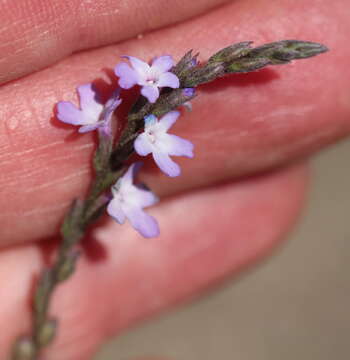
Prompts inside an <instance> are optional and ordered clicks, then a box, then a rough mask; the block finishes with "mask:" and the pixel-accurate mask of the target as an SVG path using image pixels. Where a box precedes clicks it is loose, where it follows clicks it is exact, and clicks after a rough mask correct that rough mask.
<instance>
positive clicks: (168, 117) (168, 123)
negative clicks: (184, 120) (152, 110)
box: [156, 111, 180, 132]
mask: <svg viewBox="0 0 350 360" xmlns="http://www.w3.org/2000/svg"><path fill="white" fill-rule="evenodd" d="M179 115H180V113H179V112H178V111H170V112H168V113H166V114H165V115H163V117H161V118H160V119H159V121H158V124H157V125H156V127H157V130H160V131H162V132H167V131H168V130H169V129H170V128H171V127H172V126H173V125H174V123H175V122H176V120H177V118H178V117H179Z"/></svg>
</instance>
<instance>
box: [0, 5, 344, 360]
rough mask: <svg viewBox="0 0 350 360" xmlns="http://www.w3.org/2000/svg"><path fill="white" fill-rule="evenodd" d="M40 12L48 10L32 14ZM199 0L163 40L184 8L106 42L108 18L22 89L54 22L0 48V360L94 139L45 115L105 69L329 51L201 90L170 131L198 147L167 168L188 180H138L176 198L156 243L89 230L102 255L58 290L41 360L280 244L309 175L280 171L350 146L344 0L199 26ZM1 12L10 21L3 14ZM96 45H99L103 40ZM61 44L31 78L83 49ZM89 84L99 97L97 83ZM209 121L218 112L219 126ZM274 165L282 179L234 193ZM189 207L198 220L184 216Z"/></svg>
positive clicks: (67, 352) (122, 231)
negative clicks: (237, 53)
mask: <svg viewBox="0 0 350 360" xmlns="http://www.w3.org/2000/svg"><path fill="white" fill-rule="evenodd" d="M18 3H20V2H18ZM44 3H48V4H49V3H50V4H54V2H49V1H46V2H43V1H41V2H33V4H44ZM105 3H108V4H109V3H111V2H108V1H106V2H105ZM126 3H128V2H126ZM176 3H177V2H176ZM179 3H181V2H179ZM200 3H201V4H202V5H201V6H202V7H201V8H200V10H198V11H197V10H196V11H197V12H198V13H203V14H202V15H200V16H197V17H195V18H193V19H191V20H187V21H184V22H179V23H177V24H176V25H173V26H167V27H165V25H166V23H170V24H171V23H174V21H180V20H181V19H183V18H184V16H183V15H184V14H183V11H182V12H181V11H179V12H178V13H177V12H176V11H175V10H174V12H170V13H171V15H169V16H170V17H171V18H169V19H167V18H166V17H165V19H167V20H165V19H164V15H162V19H161V20H158V21H159V22H157V21H155V24H156V25H154V26H150V24H148V23H147V21H146V20H147V16H146V17H145V18H146V20H145V23H143V24H142V26H143V28H142V27H141V28H138V27H137V26H141V25H137V26H136V25H135V24H136V23H137V22H138V21H136V20H137V19H135V21H134V22H135V24H134V23H133V21H132V20H130V16H129V17H128V21H129V23H128V28H130V30H125V34H122V35H120V34H119V33H118V36H117V37H116V38H114V39H113V38H112V35H113V34H114V32H115V31H116V29H111V27H110V25H108V24H110V23H113V24H114V19H115V21H116V22H117V17H114V16H116V15H115V14H112V10H111V8H113V6H111V8H108V9H107V10H106V12H107V14H108V15H106V17H107V18H108V19H110V20H108V22H107V24H106V25H105V26H104V27H103V26H101V28H100V27H99V26H97V27H96V35H94V36H95V38H94V39H93V40H91V43H89V42H85V45H84V46H83V47H84V48H87V47H89V46H93V47H97V46H98V45H104V44H106V43H111V42H117V43H116V44H115V45H112V46H109V47H107V48H99V49H92V50H89V51H85V52H81V53H77V54H75V55H73V56H69V57H67V58H66V59H65V60H63V61H61V62H60V63H58V64H56V65H52V66H50V67H48V68H47V69H45V70H42V71H39V72H36V73H34V74H32V75H28V76H26V77H23V78H21V79H18V80H15V78H16V77H18V76H20V75H22V74H26V73H30V72H32V71H33V70H35V69H37V68H36V67H33V61H32V60H31V58H30V56H29V61H28V64H27V63H26V64H23V59H24V58H25V57H23V54H28V53H31V52H33V51H32V50H33V48H31V50H30V51H29V52H27V53H26V51H27V50H28V48H30V47H31V46H34V45H33V44H32V43H31V42H30V39H31V38H33V39H34V38H35V39H37V40H36V44H37V45H38V44H39V45H40V44H41V43H42V39H41V38H40V34H42V33H45V31H46V30H47V29H49V25H50V24H46V23H45V21H46V20H45V16H43V17H42V19H41V26H40V27H38V28H37V30H38V33H40V34H39V35H38V34H35V27H34V28H33V29H32V32H33V34H31V35H30V39H28V38H25V37H24V38H21V39H19V40H18V42H17V43H16V46H17V48H16V49H17V50H16V51H17V53H16V51H15V50H14V48H12V49H11V48H9V49H8V52H7V53H6V49H2V50H4V51H5V52H3V51H2V52H1V54H2V55H1V56H2V60H1V61H0V69H1V74H9V75H6V76H7V78H5V77H4V78H2V81H3V82H4V81H8V80H9V79H12V81H11V82H10V83H7V84H4V85H2V86H1V87H0V98H1V105H0V119H1V122H0V148H1V154H0V166H1V170H2V171H1V177H0V185H1V186H0V189H1V190H0V206H1V208H2V212H1V214H0V226H1V229H2V230H1V239H0V242H1V245H2V247H3V250H2V251H1V253H0V284H1V286H0V294H5V295H3V296H2V297H1V298H2V306H1V308H0V321H1V323H2V324H13V326H12V327H10V326H9V327H8V329H7V331H6V334H4V335H3V336H1V339H0V359H7V354H8V351H9V348H10V344H11V341H12V340H13V338H14V336H15V335H16V334H18V333H19V332H21V331H25V330H26V329H27V328H28V324H29V308H28V297H29V292H30V291H29V290H30V288H31V286H32V281H33V276H34V275H35V273H36V272H37V271H38V270H39V269H41V268H42V266H43V264H44V260H43V257H42V250H40V249H39V247H38V246H37V245H36V244H35V243H34V242H35V241H37V240H42V239H45V238H47V237H52V236H55V234H57V228H58V225H59V223H60V222H61V220H62V216H63V214H64V212H65V211H66V209H67V206H68V204H69V203H70V201H71V200H72V198H73V197H75V196H77V195H83V194H84V192H85V190H86V189H87V186H88V180H89V174H90V166H89V161H90V158H91V154H92V151H93V146H94V143H93V135H91V134H90V135H85V136H78V135H72V133H73V132H74V131H75V129H72V128H71V127H69V126H65V125H60V124H58V122H57V120H55V119H54V118H53V104H55V103H56V102H57V101H59V100H74V101H76V96H75V94H74V89H75V87H76V86H77V85H79V84H83V83H86V82H89V81H92V80H95V79H96V78H100V79H101V78H104V81H106V80H107V79H108V76H106V74H105V73H104V71H103V69H111V68H113V66H114V65H115V64H116V62H117V61H118V57H119V55H122V54H132V55H134V56H139V57H141V58H143V59H149V57H150V54H151V56H152V55H160V54H164V53H171V54H173V55H174V57H175V58H176V59H178V58H179V57H180V56H181V55H182V54H183V53H184V52H185V51H187V50H188V49H189V48H194V49H195V51H201V57H200V58H201V60H205V59H206V58H207V57H208V56H209V55H211V54H212V53H213V52H215V51H216V50H218V49H220V48H222V47H224V46H227V45H228V44H230V43H232V42H238V41H243V40H254V41H255V42H256V43H257V44H261V43H264V42H269V41H276V40H280V39H283V38H292V39H293V38H297V39H305V40H313V41H319V42H322V43H325V44H326V45H327V46H329V47H330V48H331V50H332V52H330V53H328V54H325V55H322V56H319V57H317V58H314V59H308V60H302V61H298V62H295V63H293V64H291V65H285V66H283V67H274V68H272V69H270V70H263V71H261V72H258V73H254V74H248V75H244V76H236V77H234V76H232V77H230V78H228V79H224V80H221V81H217V82H216V83H215V84H213V85H211V86H203V87H202V88H201V90H200V95H199V96H198V98H197V99H195V100H194V101H193V106H194V111H193V112H192V113H190V114H189V113H184V116H183V117H181V119H180V120H179V122H178V123H177V124H176V125H175V126H174V128H173V129H172V132H173V133H176V134H177V135H179V136H182V137H184V138H187V139H189V140H191V141H193V142H194V144H195V158H194V159H193V160H189V159H179V160H176V161H178V162H179V163H180V164H181V166H182V168H183V175H182V176H181V177H179V178H177V179H168V178H166V177H165V176H162V175H161V174H160V173H159V172H158V171H156V170H155V169H154V167H152V166H148V167H146V169H145V171H144V173H143V176H142V180H144V181H145V182H147V184H148V185H149V186H150V187H151V188H152V189H153V190H154V191H155V192H156V193H157V194H160V195H162V196H163V197H165V196H170V195H171V197H169V198H168V199H164V201H162V202H161V203H160V204H159V206H157V207H155V208H154V209H152V210H151V211H150V212H151V213H152V214H154V215H155V216H156V217H157V218H158V219H159V222H160V226H161V231H162V236H161V237H160V238H159V239H154V240H147V241H145V240H144V239H142V238H140V237H139V236H137V234H135V232H134V231H133V230H132V229H130V227H129V226H128V225H124V226H122V227H121V226H118V225H117V224H114V223H112V222H110V221H109V222H107V223H105V224H103V226H102V225H101V226H100V227H98V228H96V230H95V231H94V232H93V233H92V235H91V237H92V238H94V239H97V240H98V241H99V242H100V246H101V248H102V249H104V250H103V251H102V252H103V254H104V255H103V256H102V255H101V256H100V257H99V258H98V259H96V256H91V255H90V256H89V251H88V250H87V253H86V255H84V256H83V257H82V260H81V263H80V265H79V271H78V272H77V274H76V275H75V276H74V277H73V278H72V279H71V280H70V281H68V282H67V283H66V284H64V285H62V287H61V288H60V289H59V291H58V292H57V293H56V295H55V297H54V305H53V308H52V313H53V314H55V315H57V316H58V317H59V318H62V331H61V332H60V333H59V337H58V339H57V342H55V344H54V345H53V347H52V348H50V349H49V350H48V352H47V354H46V355H45V359H50V360H51V359H65V360H69V359H72V360H73V359H74V360H76V359H88V358H89V356H90V355H91V354H92V353H93V352H94V351H95V350H96V348H97V347H98V346H99V344H100V343H101V342H103V340H104V339H105V338H106V336H109V335H111V334H115V333H116V332H118V331H121V330H122V329H123V328H125V327H126V326H130V325H131V324H132V323H134V322H135V321H137V320H140V319H143V318H145V317H146V316H149V315H150V314H153V313H155V312H157V311H159V310H160V309H165V308H166V307H168V306H169V305H171V304H174V303H177V302H179V301H184V299H186V298H188V297H190V296H193V295H195V294H197V293H198V292H199V290H200V289H203V288H207V287H208V285H209V284H212V283H215V282H217V281H218V280H219V279H223V278H224V277H225V276H227V275H228V274H233V273H237V271H238V270H240V269H241V268H242V267H244V266H246V265H247V264H251V263H252V262H253V261H254V260H257V259H258V258H260V257H261V256H262V255H264V254H266V253H267V252H268V250H269V249H271V248H272V247H273V246H274V245H275V244H276V243H278V241H279V240H280V239H281V238H282V237H283V235H285V234H286V233H287V232H288V230H289V229H290V227H291V225H292V224H293V223H294V221H295V218H296V217H297V214H298V213H299V210H300V207H301V205H302V202H303V196H304V191H305V171H304V170H303V167H302V166H291V167H288V166H286V164H287V163H291V162H293V161H295V160H296V159H300V158H304V157H308V156H309V155H310V154H312V153H314V152H315V151H316V150H318V149H320V148H322V147H324V146H325V145H328V144H330V143H333V142H335V141H337V140H339V139H341V138H343V137H345V136H346V135H347V134H348V132H349V128H350V121H349V118H350V117H349V113H350V99H349V97H348V94H349V87H350V85H349V84H350V81H349V80H350V74H349V70H348V64H347V59H348V58H349V55H350V50H349V49H348V47H347V46H345V45H346V44H347V37H348V33H349V30H350V29H349V28H350V24H349V22H348V19H347V16H346V12H345V11H344V8H345V7H346V4H347V3H346V1H345V0H343V1H338V2H336V3H334V4H332V6H329V4H328V2H327V1H325V0H310V1H308V2H307V4H306V3H305V2H303V3H301V2H300V3H298V4H297V5H295V2H294V1H288V0H280V1H265V0H255V1H249V0H240V1H234V2H230V4H228V5H225V6H224V7H221V8H217V9H214V10H211V11H207V12H205V13H204V6H205V4H207V6H212V5H213V4H214V2H210V3H209V2H204V1H201V2H200ZM3 6H4V8H5V9H7V10H8V12H11V11H12V12H14V10H11V9H10V6H12V5H8V4H7V2H6V3H4V5H3ZM18 6H20V5H18ZM33 6H34V5H33ZM38 6H39V5H38ZM106 6H107V7H108V5H106ZM132 6H133V5H132V2H130V9H133V7H132ZM145 9H147V8H146V7H145ZM91 11H92V12H94V11H96V12H98V11H100V8H98V9H91ZM130 11H131V13H132V10H130ZM162 11H163V10H159V13H160V14H161V13H162ZM196 11H195V9H194V10H193V13H192V15H194V14H195V13H196ZM12 12H11V13H12ZM32 12H33V11H31V12H29V11H28V12H26V11H24V10H22V12H21V11H18V12H17V16H18V17H19V21H20V22H21V23H23V24H24V25H23V26H27V27H28V28H30V27H31V25H33V23H37V21H38V20H37V19H36V18H35V16H37V15H32V14H31V13H32ZM72 12H73V13H74V9H73V10H72ZM36 14H37V12H36ZM99 14H100V13H99ZM192 15H191V16H192ZM1 16H4V15H3V14H2V15H1ZM12 16H15V15H12ZM32 16H34V17H32ZM109 16H110V18H109ZM176 16H178V17H176ZM123 17H124V16H123ZM186 17H188V16H186ZM175 18H176V20H174V19H175ZM93 19H94V16H93V15H91V18H90V17H88V18H87V19H86V24H85V25H86V28H85V30H84V31H86V32H85V33H84V32H83V33H84V34H86V35H85V37H86V38H89V36H90V35H89V34H90V31H91V32H92V30H91V29H93V25H94V23H93V21H94V20H93ZM97 19H99V17H97ZM49 20H50V19H49V18H48V20H47V21H48V23H49ZM96 21H97V20H96ZM141 23H142V21H141ZM30 24H31V25H30ZM8 26H10V25H8ZM67 26H68V25H67ZM157 26H164V28H162V29H159V30H156V31H153V32H152V33H149V34H146V35H145V36H144V38H143V39H142V40H136V39H129V40H127V38H128V37H130V36H131V35H132V34H134V35H136V34H137V33H138V32H139V31H144V30H147V29H154V28H155V27H157ZM125 27H126V26H125ZM88 29H90V30H88ZM135 29H136V30H135ZM138 29H140V30H138ZM48 31H49V30H48ZM10 33H11V31H6V35H4V33H0V37H3V36H6V38H4V39H5V40H6V41H2V43H7V44H9V43H11V42H13V41H14V40H15V38H13V39H11V38H7V37H8V36H10V35H9V34H10ZM24 33H25V32H24ZM102 33H108V34H109V35H108V36H109V38H108V39H107V40H106V39H102V38H103V36H102V35H101V34H102ZM36 36H37V37H36ZM62 36H63V35H62ZM108 36H107V37H108ZM98 39H100V40H98ZM101 39H102V40H101ZM184 39H186V41H184ZM50 41H51V40H50ZM75 41H76V40H75ZM85 41H86V40H85ZM72 43H73V45H72ZM72 43H70V42H69V41H68V42H67V48H64V45H63V44H65V42H63V43H61V44H60V48H61V47H62V45H63V49H62V50H61V52H60V53H59V54H57V51H56V48H55V46H53V45H52V48H51V47H50V46H49V47H48V48H47V51H46V52H47V54H46V55H47V58H45V57H44V60H43V63H42V64H38V67H42V66H45V65H49V61H52V62H56V61H57V60H58V59H59V58H61V57H63V56H65V55H68V54H70V53H71V52H72V51H74V50H79V49H81V48H82V47H80V45H77V43H78V41H76V42H75V43H74V41H73V42H72ZM83 43H84V42H83ZM37 45H36V46H37ZM26 49H27V50H26ZM38 51H39V50H38ZM3 54H5V55H3ZM6 54H7V55H6ZM3 59H5V60H3ZM8 59H10V60H8ZM16 61H17V63H18V64H21V66H19V70H18V73H16V72H14V70H13V67H12V65H11V63H16ZM21 62H22V63H21ZM114 81H115V79H114ZM98 85H99V86H101V87H104V88H108V86H102V85H103V84H102V81H101V80H100V81H98ZM213 108H214V109H218V110H216V111H215V114H213ZM219 109H220V110H219ZM233 109H234V110H233ZM49 119H51V121H49ZM276 167H279V168H280V170H278V171H274V172H265V173H264V175H261V176H255V177H249V178H245V180H240V181H237V180H236V179H238V178H242V177H244V176H246V175H248V174H253V173H257V172H262V171H266V170H268V169H271V168H276ZM194 189H197V190H194ZM185 190H186V192H184V191H185ZM189 190H193V191H189ZM285 194H288V196H286V195H285ZM9 199H10V201H9ZM209 204H210V206H209ZM184 209H186V212H187V213H188V214H191V215H192V214H193V215H192V217H191V218H189V217H188V216H187V215H186V213H185V212H184ZM165 215H166V216H165ZM23 234H25V236H23ZM20 243H22V244H23V245H17V246H11V245H14V244H20ZM24 243H25V244H24ZM95 255H96V254H95ZM19 264H20V266H19ZM91 295H93V296H94V297H96V300H94V302H91ZM74 304H79V306H74ZM96 304H98V305H96ZM155 351H156V349H155Z"/></svg>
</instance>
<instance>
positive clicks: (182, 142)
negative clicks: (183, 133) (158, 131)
mask: <svg viewBox="0 0 350 360" xmlns="http://www.w3.org/2000/svg"><path fill="white" fill-rule="evenodd" d="M166 135H167V136H166V139H165V140H164V141H163V142H162V150H164V151H166V152H167V153H168V154H169V155H174V156H186V157H188V158H192V157H193V147H194V146H193V144H192V143H191V142H190V141H188V140H186V139H183V138H181V137H179V136H176V135H172V134H166Z"/></svg>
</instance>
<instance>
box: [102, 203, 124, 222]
mask: <svg viewBox="0 0 350 360" xmlns="http://www.w3.org/2000/svg"><path fill="white" fill-rule="evenodd" d="M107 213H108V214H109V215H110V216H111V217H112V218H113V219H114V220H115V221H117V222H118V223H119V224H124V222H125V218H126V216H125V214H124V211H123V209H122V207H121V205H120V201H119V200H118V199H115V198H114V199H112V200H111V201H110V202H109V204H108V206H107Z"/></svg>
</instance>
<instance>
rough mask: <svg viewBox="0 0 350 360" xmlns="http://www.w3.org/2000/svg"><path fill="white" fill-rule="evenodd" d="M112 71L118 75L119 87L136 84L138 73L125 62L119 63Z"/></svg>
mask: <svg viewBox="0 0 350 360" xmlns="http://www.w3.org/2000/svg"><path fill="white" fill-rule="evenodd" d="M114 72H115V74H116V75H117V76H119V81H118V84H119V86H120V87H121V88H123V89H130V88H132V87H133V86H134V85H135V84H137V81H138V75H137V73H136V71H135V70H134V69H132V68H131V67H130V66H129V65H128V64H127V63H125V62H121V63H119V64H118V65H117V66H116V67H115V69H114Z"/></svg>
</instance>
